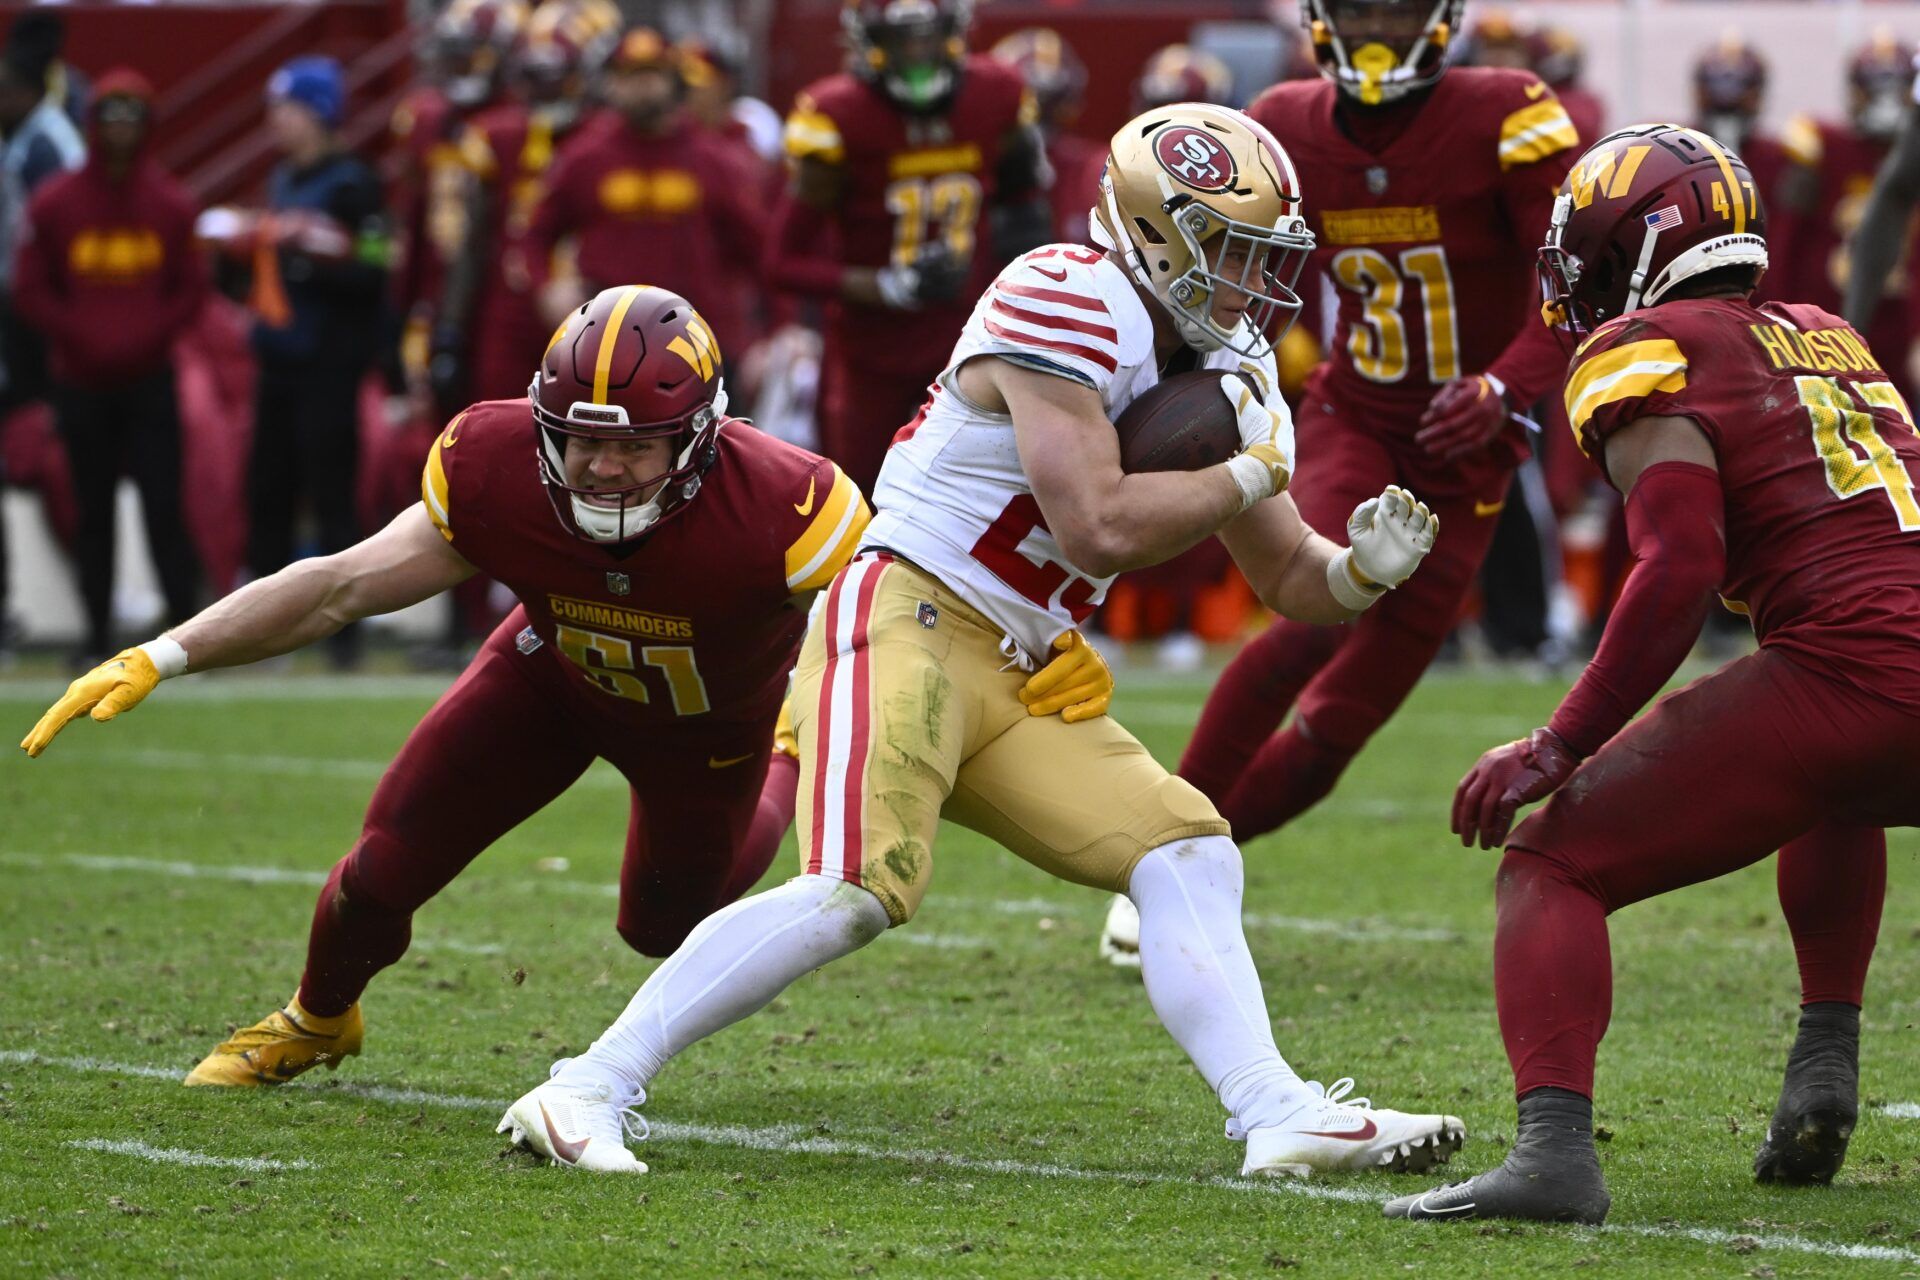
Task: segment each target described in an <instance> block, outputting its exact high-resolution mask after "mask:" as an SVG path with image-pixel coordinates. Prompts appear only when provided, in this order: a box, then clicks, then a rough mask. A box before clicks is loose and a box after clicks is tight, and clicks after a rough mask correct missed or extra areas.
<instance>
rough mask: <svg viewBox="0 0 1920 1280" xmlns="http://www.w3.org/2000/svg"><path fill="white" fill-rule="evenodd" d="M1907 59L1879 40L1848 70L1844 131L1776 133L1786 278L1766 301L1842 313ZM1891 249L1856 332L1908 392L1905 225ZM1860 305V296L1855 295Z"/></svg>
mask: <svg viewBox="0 0 1920 1280" xmlns="http://www.w3.org/2000/svg"><path fill="white" fill-rule="evenodd" d="M1913 79H1914V71H1913V51H1912V49H1911V48H1909V47H1908V46H1907V45H1905V44H1903V43H1901V42H1899V41H1896V40H1895V39H1893V37H1892V36H1891V35H1889V34H1888V33H1886V32H1885V31H1881V32H1877V33H1876V34H1875V35H1874V37H1873V39H1872V40H1870V41H1868V43H1867V44H1866V45H1864V46H1863V47H1862V48H1861V49H1860V50H1859V51H1858V52H1857V53H1855V55H1854V57H1853V59H1852V61H1851V62H1850V63H1848V66H1847V104H1848V106H1847V114H1848V120H1847V123H1845V124H1838V123H1834V122H1831V121H1825V120H1813V119H1810V118H1809V117H1806V116H1796V117H1794V118H1793V119H1792V120H1790V121H1789V122H1788V123H1787V127H1786V129H1785V130H1784V132H1783V133H1782V134H1781V141H1782V143H1783V144H1784V145H1785V147H1786V151H1787V159H1788V166H1787V172H1786V173H1785V174H1784V175H1783V176H1782V177H1781V180H1780V184H1779V201H1780V203H1781V204H1784V205H1785V206H1786V208H1787V211H1788V212H1789V214H1790V215H1792V217H1791V221H1790V222H1789V224H1788V230H1789V232H1790V238H1789V239H1787V241H1786V242H1785V243H1781V241H1780V240H1779V239H1778V238H1776V240H1775V244H1774V248H1775V261H1776V262H1778V263H1779V265H1780V267H1781V269H1782V271H1783V275H1784V278H1783V279H1781V280H1780V281H1779V282H1778V283H1777V284H1776V285H1775V293H1774V296H1776V297H1779V298H1783V299H1787V298H1790V299H1793V300H1795V301H1799V302H1810V303H1813V304H1814V305H1816V306H1819V307H1822V308H1824V309H1826V310H1828V311H1833V312H1839V311H1841V310H1842V309H1843V306H1844V298H1845V294H1846V292H1847V289H1848V284H1849V281H1850V280H1851V279H1852V278H1853V276H1854V273H1855V272H1854V264H1853V263H1852V261H1851V257H1850V247H1849V243H1848V242H1849V241H1850V240H1851V239H1852V237H1853V236H1854V233H1855V230H1856V229H1857V228H1858V227H1859V225H1860V223H1861V217H1862V215H1863V214H1864V213H1865V212H1866V206H1867V199H1868V196H1869V195H1870V193H1871V192H1872V190H1873V182H1874V175H1875V174H1877V173H1878V172H1879V171H1880V168H1881V166H1882V164H1883V163H1884V162H1885V160H1886V159H1887V156H1888V154H1889V152H1890V151H1891V150H1892V148H1893V140H1894V137H1895V135H1896V134H1897V133H1898V132H1899V129H1900V122H1901V120H1902V119H1903V118H1904V117H1905V114H1906V110H1907V106H1908V104H1909V103H1910V102H1911V101H1912V86H1913ZM1902 232H1903V233H1902V234H1901V235H1900V236H1899V237H1898V241H1897V243H1898V250H1897V252H1896V253H1895V255H1894V256H1893V257H1892V258H1891V259H1888V260H1887V261H1886V266H1885V270H1884V271H1882V272H1880V273H1878V281H1879V283H1878V292H1877V294H1876V297H1877V305H1876V306H1875V307H1874V308H1873V309H1872V311H1871V313H1870V314H1868V315H1867V316H1865V317H1864V320H1865V323H1864V324H1863V325H1862V326H1861V327H1860V332H1861V334H1863V335H1864V336H1865V337H1866V339H1867V342H1868V343H1869V344H1870V345H1871V346H1872V347H1873V349H1874V350H1875V351H1876V352H1879V353H1880V354H1881V356H1882V357H1883V358H1884V359H1885V360H1886V361H1887V362H1888V366H1887V368H1888V372H1889V374H1891V376H1892V377H1893V379H1894V380H1895V381H1896V382H1898V383H1899V384H1900V385H1901V386H1902V388H1903V389H1906V390H1907V391H1908V392H1909V393H1911V388H1912V382H1911V380H1910V378H1909V377H1908V373H1907V368H1906V363H1907V350H1908V347H1909V346H1910V344H1911V341H1912V335H1913V323H1912V318H1911V317H1910V316H1909V314H1908V311H1909V308H1910V307H1911V306H1912V305H1913V303H1912V294H1913V291H1912V288H1911V285H1912V276H1913V270H1914V268H1913V263H1912V244H1913V235H1912V231H1911V229H1910V228H1907V227H1905V226H1904V225H1903V228H1902ZM1860 296H1861V298H1862V299H1864V297H1865V292H1864V291H1862V293H1861V295H1860Z"/></svg>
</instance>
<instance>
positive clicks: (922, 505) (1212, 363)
mask: <svg viewBox="0 0 1920 1280" xmlns="http://www.w3.org/2000/svg"><path fill="white" fill-rule="evenodd" d="M1147 306H1148V304H1147V302H1146V301H1145V300H1143V299H1142V298H1141V297H1140V295H1139V293H1138V292H1137V291H1136V290H1135V289H1134V287H1133V283H1132V281H1130V280H1129V279H1128V278H1127V275H1126V272H1125V271H1123V270H1122V269H1121V268H1120V267H1119V266H1118V265H1117V264H1115V263H1113V262H1111V261H1109V260H1108V259H1107V258H1106V256H1105V255H1104V254H1102V253H1100V252H1099V251H1098V250H1096V249H1088V248H1084V247H1082V246H1080V245H1066V244H1056V245H1048V246H1046V247H1045V248H1041V249H1035V250H1034V251H1033V252H1031V253H1029V254H1027V255H1026V256H1024V257H1021V258H1018V259H1016V260H1015V261H1014V262H1012V263H1011V264H1009V265H1008V267H1007V268H1006V270H1004V271H1002V272H1001V273H1000V275H999V277H998V278H996V279H995V280H994V282H993V284H992V285H990V286H989V287H988V289H987V291H986V292H985V293H984V294H982V295H981V297H980V301H979V302H978V303H977V304H975V306H974V308H973V315H972V316H971V317H970V318H969V319H968V320H967V327H966V328H965V329H964V330H963V331H962V332H961V334H960V341H959V342H958V343H957V344H956V345H955V346H954V349H953V357H952V359H950V360H949V361H948V362H947V367H946V370H945V372H943V373H942V374H941V375H940V377H939V378H938V379H937V380H935V382H934V383H933V386H932V387H931V388H930V395H929V398H928V400H927V403H926V404H925V405H923V406H922V407H921V410H920V413H919V414H918V415H917V416H916V417H915V418H914V420H913V421H912V422H910V423H908V424H907V426H906V427H905V428H904V429H903V430H902V431H901V432H900V434H899V435H898V436H896V437H895V438H894V442H893V447H892V448H891V449H889V450H888V451H887V457H886V462H885V463H884V464H883V465H882V466H881V468H880V477H879V479H878V480H877V481H876V482H875V484H874V489H873V495H872V497H873V506H874V512H875V514H874V517H873V522H872V523H871V524H869V525H868V526H867V532H866V536H865V537H864V538H863V539H862V542H863V545H865V546H869V547H886V548H888V549H890V550H893V551H897V552H899V553H900V554H901V555H902V556H905V557H906V558H907V559H909V560H911V561H913V562H914V563H915V564H917V565H919V566H920V567H921V568H923V569H925V570H927V571H928V572H929V573H932V574H933V575H934V576H936V577H938V578H939V579H940V580H941V581H942V582H944V583H945V584H946V585H947V586H948V587H949V588H951V589H952V590H953V591H954V592H955V593H957V594H958V595H959V596H960V598H961V599H963V600H965V601H966V602H967V603H968V604H971V605H972V606H973V607H974V608H976V609H978V610H980V611H981V612H982V613H984V614H986V616H987V617H989V618H991V619H992V620H993V621H994V622H995V623H996V624H997V625H998V626H999V627H1000V628H1001V629H1002V630H1003V631H1005V632H1006V634H1007V637H1008V641H1009V644H1008V656H1009V657H1011V658H1013V659H1015V660H1017V661H1018V662H1019V664H1020V665H1021V666H1022V667H1024V668H1026V669H1028V670H1032V669H1033V668H1034V667H1035V666H1036V665H1037V663H1036V661H1035V659H1036V658H1040V659H1044V656H1045V655H1046V654H1047V653H1048V651H1049V650H1050V649H1051V648H1052V647H1053V642H1054V639H1055V638H1056V637H1058V636H1059V635H1060V634H1061V633H1062V632H1064V631H1067V630H1069V629H1070V628H1073V627H1076V626H1078V625H1080V623H1082V622H1084V621H1085V620H1086V618H1087V615H1088V614H1090V613H1092V612H1093V610H1094V607H1095V606H1096V605H1098V604H1099V603H1100V601H1101V600H1102V599H1103V598H1104V597H1105V596H1106V594H1107V587H1108V585H1109V584H1110V583H1112V581H1113V579H1112V578H1110V577H1108V578H1096V577H1093V576H1091V575H1089V574H1086V573H1083V572H1081V571H1080V570H1079V569H1078V568H1077V567H1075V566H1074V564H1073V563H1072V562H1071V561H1069V560H1068V559H1067V557H1066V555H1065V553H1064V552H1062V551H1061V550H1060V544H1059V543H1057V542H1055V541H1054V538H1053V534H1052V533H1051V532H1049V531H1048V529H1047V524H1046V520H1045V519H1044V518H1043V517H1042V516H1041V514H1040V504H1039V503H1038V502H1036V501H1035V500H1034V496H1033V490H1032V488H1031V487H1030V486H1029V485H1028V484H1027V476H1026V471H1025V470H1024V469H1023V468H1022V466H1021V465H1020V452H1019V450H1018V448H1016V447H1015V444H1014V434H1013V419H1012V418H1010V417H1008V416H1007V415H1006V414H1003V413H988V412H987V411H986V410H985V409H982V408H980V407H979V406H978V405H976V404H974V403H972V402H971V401H969V400H968V399H966V398H965V397H964V396H962V395H961V394H960V393H959V391H958V390H957V389H956V388H955V387H954V385H953V381H954V379H953V374H954V371H955V370H957V369H958V368H959V367H960V366H961V364H963V363H964V362H965V361H967V360H968V359H971V358H972V357H974V356H979V355H995V356H1000V357H1003V358H1005V359H1008V360H1012V361H1014V362H1016V363H1018V364H1021V365H1023V366H1026V367H1028V368H1032V369H1038V370H1040V371H1042V372H1045V373H1051V374H1056V375H1058V376H1060V377H1063V378H1071V379H1073V380H1074V381H1076V382H1081V383H1085V384H1086V385H1087V386H1089V387H1092V388H1093V389H1094V390H1095V391H1097V392H1099V393H1100V399H1101V401H1102V403H1104V404H1105V405H1106V410H1107V417H1108V418H1109V419H1112V418H1116V417H1118V416H1119V415H1120V413H1121V411H1122V410H1124V409H1125V408H1126V407H1127V406H1128V405H1129V404H1131V403H1132V402H1133V401H1134V399H1135V398H1136V397H1138V396H1139V395H1140V394H1141V393H1142V392H1144V391H1146V390H1147V389H1148V388H1149V387H1152V386H1154V385H1155V384H1156V383H1158V382H1159V381H1160V370H1159V366H1158V363H1157V362H1156V360H1155V359H1154V348H1153V318H1152V316H1151V315H1150V314H1149V312H1148V311H1147ZM1198 367H1200V368H1203V369H1219V370H1222V371H1228V370H1233V369H1245V370H1247V371H1249V372H1251V373H1253V374H1254V375H1255V377H1256V379H1257V380H1258V381H1259V382H1260V385H1261V387H1262V389H1263V391H1264V392H1265V393H1267V394H1268V396H1269V399H1270V400H1271V402H1272V403H1273V404H1274V405H1275V406H1276V407H1278V408H1279V410H1280V412H1281V413H1282V414H1283V415H1284V414H1286V406H1285V404H1284V403H1283V402H1281V401H1280V400H1279V399H1278V398H1277V396H1275V395H1273V394H1272V392H1273V388H1275V387H1276V386H1278V385H1279V379H1278V375H1277V373H1276V371H1275V368H1274V361H1273V356H1272V354H1271V353H1269V354H1268V355H1266V356H1264V357H1262V358H1261V359H1260V360H1258V361H1253V360H1249V359H1247V358H1246V357H1244V356H1240V355H1237V354H1236V353H1234V352H1232V351H1229V350H1225V349H1222V350H1219V351H1212V352H1207V353H1205V354H1203V355H1201V357H1200V360H1199V366H1198ZM1282 441H1283V444H1284V446H1285V452H1286V454H1287V469H1288V470H1289V471H1292V470H1293V464H1294V459H1293V424H1292V419H1291V418H1290V417H1288V418H1286V427H1285V430H1284V431H1283V433H1282Z"/></svg>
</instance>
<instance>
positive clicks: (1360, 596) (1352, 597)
mask: <svg viewBox="0 0 1920 1280" xmlns="http://www.w3.org/2000/svg"><path fill="white" fill-rule="evenodd" d="M1439 533H1440V517H1438V516H1436V515H1434V514H1433V512H1431V511H1429V510H1427V504H1426V503H1424V502H1421V501H1418V500H1417V499H1415V498H1414V496H1413V495H1412V494H1410V493H1408V492H1407V491H1406V490H1405V489H1402V488H1401V487H1400V486H1398V485H1391V484H1390V485H1388V486H1387V488H1386V492H1384V493H1382V494H1381V495H1380V496H1379V497H1377V498H1368V499H1367V500H1366V501H1365V502H1363V503H1361V504H1360V505H1359V506H1357V507H1355V508H1354V509H1353V514H1352V515H1351V516H1349V517H1347V542H1348V549H1347V550H1345V551H1342V552H1341V553H1340V554H1339V555H1337V556H1335V557H1334V558H1333V559H1332V560H1330V561H1328V562H1327V587H1328V589H1329V590H1330V591H1332V592H1333V596H1334V599H1336V600H1338V601H1339V602H1340V603H1341V604H1343V605H1345V606H1346V607H1347V608H1349V609H1353V610H1356V611H1358V610H1361V609H1364V608H1366V607H1367V606H1368V605H1370V604H1372V603H1373V602H1374V601H1376V600H1378V599H1379V598H1380V597H1381V596H1383V595H1385V594H1386V593H1387V591H1388V590H1389V589H1390V588H1393V587H1397V586H1399V585H1400V584H1401V583H1403V582H1405V581H1406V580H1407V579H1408V578H1410V577H1412V576H1413V571H1414V570H1415V569H1418V568H1419V567H1420V562H1421V561H1422V560H1424V559H1426V557H1427V552H1429V551H1431V550H1433V540H1434V538H1435V537H1437V536H1438V535H1439Z"/></svg>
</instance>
